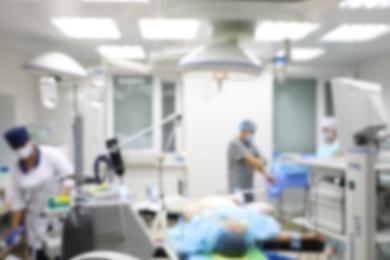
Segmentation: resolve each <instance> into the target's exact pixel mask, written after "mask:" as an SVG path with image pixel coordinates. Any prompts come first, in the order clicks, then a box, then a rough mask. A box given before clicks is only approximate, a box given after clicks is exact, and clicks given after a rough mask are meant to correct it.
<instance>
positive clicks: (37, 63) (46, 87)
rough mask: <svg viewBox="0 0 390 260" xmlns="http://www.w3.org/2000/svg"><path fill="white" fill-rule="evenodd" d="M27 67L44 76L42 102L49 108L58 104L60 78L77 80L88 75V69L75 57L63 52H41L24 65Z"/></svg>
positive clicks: (41, 81)
mask: <svg viewBox="0 0 390 260" xmlns="http://www.w3.org/2000/svg"><path fill="white" fill-rule="evenodd" d="M23 67H24V68H25V69H28V70H30V71H34V72H36V73H37V74H38V75H40V76H44V77H43V78H41V80H40V92H41V99H42V104H43V105H44V106H45V107H46V108H48V109H54V108H56V107H57V105H58V101H59V98H58V84H59V82H58V81H59V80H60V79H71V80H77V79H82V78H85V77H87V71H86V70H85V69H84V68H83V66H81V65H80V64H79V63H78V62H77V61H76V60H75V59H73V58H72V57H70V56H69V55H67V54H64V53H61V52H47V53H44V54H41V55H39V56H37V57H35V58H34V59H32V60H30V61H29V62H27V63H25V64H24V65H23Z"/></svg>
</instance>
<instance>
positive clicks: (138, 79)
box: [112, 76, 179, 152]
mask: <svg viewBox="0 0 390 260" xmlns="http://www.w3.org/2000/svg"><path fill="white" fill-rule="evenodd" d="M176 93H177V83H176V81H175V80H161V79H159V78H152V77H143V76H115V77H113V97H112V98H113V101H114V103H113V109H114V110H113V120H114V122H113V131H114V135H115V136H116V137H117V138H118V140H119V141H123V140H125V139H126V138H128V137H130V136H132V135H134V134H136V133H138V132H140V131H142V130H143V129H146V128H148V127H150V126H160V125H161V122H162V121H163V119H165V118H166V117H168V116H171V115H173V114H175V113H177V112H178V111H177V107H176V104H177V101H178V100H177V98H178V97H177V95H176ZM173 131H174V133H173ZM172 134H173V136H172ZM178 135H179V134H178V133H177V130H176V129H175V122H173V121H172V122H169V123H167V124H165V125H163V126H161V127H157V129H154V131H153V132H151V133H149V134H146V135H144V136H142V137H141V138H140V139H138V140H136V141H134V142H131V143H129V144H127V145H126V146H125V147H123V148H124V149H127V150H145V151H156V152H158V151H162V150H164V151H166V152H175V151H176V150H177V146H178V145H177V140H178ZM171 136H172V137H171Z"/></svg>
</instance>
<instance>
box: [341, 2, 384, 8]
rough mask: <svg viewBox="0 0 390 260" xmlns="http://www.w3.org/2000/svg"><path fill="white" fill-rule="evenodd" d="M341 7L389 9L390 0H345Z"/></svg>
mask: <svg viewBox="0 0 390 260" xmlns="http://www.w3.org/2000/svg"><path fill="white" fill-rule="evenodd" d="M339 7H340V8H341V9H388V8H390V0H344V1H342V2H341V3H340V5H339Z"/></svg>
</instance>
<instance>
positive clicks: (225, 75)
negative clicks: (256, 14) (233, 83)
mask: <svg viewBox="0 0 390 260" xmlns="http://www.w3.org/2000/svg"><path fill="white" fill-rule="evenodd" d="M179 66H180V68H181V69H182V71H183V72H184V74H186V75H187V76H190V77H193V78H197V79H206V80H215V81H216V82H217V83H218V85H219V86H221V85H222V83H223V82H224V81H225V80H248V79H253V78H255V77H257V76H258V75H259V74H260V73H261V69H262V66H261V62H260V61H259V60H258V59H257V58H256V57H255V56H254V55H253V54H252V53H249V52H247V51H245V50H244V49H242V48H241V47H240V46H238V44H237V43H234V42H214V43H211V44H208V45H205V46H201V47H199V48H197V49H195V50H193V51H192V52H190V53H189V54H188V55H187V56H185V57H184V58H183V59H182V60H181V62H180V65H179Z"/></svg>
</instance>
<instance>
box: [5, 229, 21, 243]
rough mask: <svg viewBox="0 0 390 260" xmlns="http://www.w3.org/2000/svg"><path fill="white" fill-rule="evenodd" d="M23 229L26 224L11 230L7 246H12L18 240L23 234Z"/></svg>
mask: <svg viewBox="0 0 390 260" xmlns="http://www.w3.org/2000/svg"><path fill="white" fill-rule="evenodd" d="M23 231H24V225H20V226H19V227H18V228H16V229H14V230H12V231H11V232H9V234H8V236H7V240H6V243H7V247H12V246H13V245H15V243H16V241H17V240H18V238H19V237H20V236H21V235H22V233H23Z"/></svg>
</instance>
